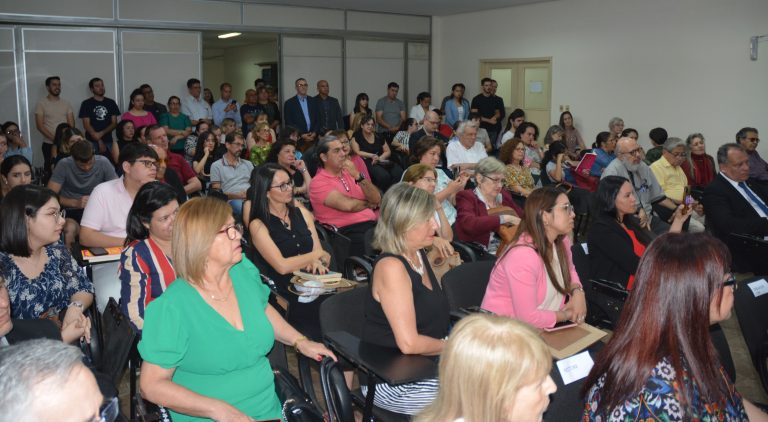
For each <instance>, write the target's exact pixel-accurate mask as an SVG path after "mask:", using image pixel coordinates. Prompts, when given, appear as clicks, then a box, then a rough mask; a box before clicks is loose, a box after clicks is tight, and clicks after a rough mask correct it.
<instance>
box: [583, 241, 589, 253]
mask: <svg viewBox="0 0 768 422" xmlns="http://www.w3.org/2000/svg"><path fill="white" fill-rule="evenodd" d="M581 248H582V249H584V253H585V254H587V255H589V246H587V242H584V243H582V244H581Z"/></svg>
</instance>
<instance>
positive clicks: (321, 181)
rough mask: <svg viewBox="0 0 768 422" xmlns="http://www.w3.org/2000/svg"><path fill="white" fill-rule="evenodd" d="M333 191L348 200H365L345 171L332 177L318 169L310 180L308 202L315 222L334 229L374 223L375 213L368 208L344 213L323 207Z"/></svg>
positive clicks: (360, 190) (358, 186)
mask: <svg viewBox="0 0 768 422" xmlns="http://www.w3.org/2000/svg"><path fill="white" fill-rule="evenodd" d="M333 191H337V192H339V193H341V194H342V195H344V196H348V197H350V198H354V199H359V200H361V201H364V200H365V192H363V188H361V187H360V185H358V184H357V183H355V179H354V178H352V176H351V175H350V174H349V173H347V171H346V170H342V172H341V176H334V175H333V174H331V173H330V172H328V171H326V170H325V169H324V168H319V169H318V170H317V174H315V177H313V178H312V183H310V184H309V200H310V202H312V211H313V213H314V214H315V218H317V221H319V222H321V223H323V224H331V225H333V226H336V227H346V226H349V225H351V224H355V223H362V222H363V221H376V213H375V212H373V210H372V209H370V208H364V209H362V210H360V211H355V212H344V211H339V210H337V209H335V208H331V207H329V206H327V205H325V199H326V198H327V197H328V195H330V193H331V192H333Z"/></svg>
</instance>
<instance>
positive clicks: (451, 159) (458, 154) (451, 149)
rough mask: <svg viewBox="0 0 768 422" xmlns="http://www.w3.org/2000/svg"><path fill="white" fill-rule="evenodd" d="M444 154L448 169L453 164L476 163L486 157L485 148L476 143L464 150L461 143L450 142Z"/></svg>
mask: <svg viewBox="0 0 768 422" xmlns="http://www.w3.org/2000/svg"><path fill="white" fill-rule="evenodd" d="M445 154H446V156H447V158H448V167H451V166H453V165H454V164H463V163H477V162H478V161H480V160H482V159H483V158H485V157H487V156H488V154H487V153H486V152H485V146H484V145H483V144H482V143H481V142H477V141H475V144H474V145H473V146H472V148H469V149H467V148H464V145H462V144H461V142H451V143H449V144H448V148H446V151H445Z"/></svg>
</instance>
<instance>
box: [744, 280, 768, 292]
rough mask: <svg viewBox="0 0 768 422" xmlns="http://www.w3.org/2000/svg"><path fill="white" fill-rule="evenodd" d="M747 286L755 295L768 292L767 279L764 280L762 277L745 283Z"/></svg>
mask: <svg viewBox="0 0 768 422" xmlns="http://www.w3.org/2000/svg"><path fill="white" fill-rule="evenodd" d="M747 286H749V288H750V289H751V290H752V294H753V295H755V297H760V296H762V295H764V294H766V293H768V281H765V279H764V278H761V279H760V280H756V281H753V282H751V283H747Z"/></svg>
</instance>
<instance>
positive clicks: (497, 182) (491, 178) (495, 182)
mask: <svg viewBox="0 0 768 422" xmlns="http://www.w3.org/2000/svg"><path fill="white" fill-rule="evenodd" d="M481 176H483V178H485V179H488V180H490V181H491V183H493V184H494V185H500V184H502V182H503V181H504V179H503V178H501V177H499V178H498V179H494V178H493V177H488V176H486V175H484V174H483V175H481Z"/></svg>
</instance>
